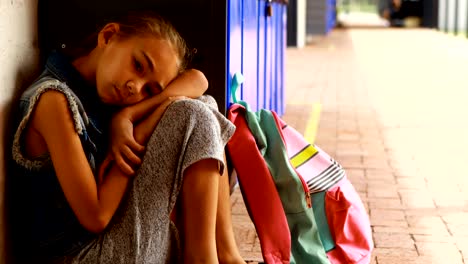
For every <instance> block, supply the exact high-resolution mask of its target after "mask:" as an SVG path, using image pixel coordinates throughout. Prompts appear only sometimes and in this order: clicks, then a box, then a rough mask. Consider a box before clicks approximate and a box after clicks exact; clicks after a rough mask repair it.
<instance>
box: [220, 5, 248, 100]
mask: <svg viewBox="0 0 468 264" xmlns="http://www.w3.org/2000/svg"><path fill="white" fill-rule="evenodd" d="M242 9H243V1H242V0H229V1H228V17H227V28H228V30H227V31H228V32H227V53H226V56H227V65H228V67H227V68H228V69H227V73H226V74H227V76H228V78H226V79H227V86H226V87H227V89H226V90H227V95H228V96H227V98H226V104H227V107H229V102H231V98H230V94H231V91H230V87H231V79H232V77H233V76H234V74H235V73H237V72H240V73H242V72H243V71H242V54H243V50H242V19H243V18H242ZM242 87H243V85H242V86H241V89H238V90H237V93H238V94H237V98H238V99H240V98H242V97H243V96H242V90H243V88H242ZM219 89H222V87H219Z"/></svg>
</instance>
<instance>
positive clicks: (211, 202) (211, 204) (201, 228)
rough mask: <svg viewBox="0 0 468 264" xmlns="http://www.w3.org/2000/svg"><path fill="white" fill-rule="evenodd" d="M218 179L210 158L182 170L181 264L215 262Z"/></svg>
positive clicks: (214, 163)
mask: <svg viewBox="0 0 468 264" xmlns="http://www.w3.org/2000/svg"><path fill="white" fill-rule="evenodd" d="M219 178H220V175H219V168H218V161H217V160H213V159H206V160H202V161H199V162H197V163H195V164H193V165H191V166H190V167H189V168H187V169H186V171H185V175H184V182H183V185H182V197H181V198H182V200H181V201H182V219H183V221H182V222H183V234H184V243H183V251H184V263H190V264H192V263H193V264H196V263H213V264H214V263H218V258H217V255H216V237H215V228H216V207H217V204H218V201H217V197H218V184H219V183H218V182H219ZM201 179H203V180H201Z"/></svg>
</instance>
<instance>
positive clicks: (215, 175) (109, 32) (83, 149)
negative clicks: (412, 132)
mask: <svg viewBox="0 0 468 264" xmlns="http://www.w3.org/2000/svg"><path fill="white" fill-rule="evenodd" d="M92 43H94V46H93V48H92V49H91V50H83V51H80V53H79V54H78V56H77V57H75V58H73V59H72V60H69V58H67V57H65V56H63V55H62V54H60V53H53V54H52V55H51V56H50V57H49V59H48V61H47V63H46V68H45V70H44V72H43V73H42V75H41V76H40V77H39V78H38V79H37V80H36V81H35V82H34V83H33V84H32V85H31V86H30V87H29V88H28V89H27V90H26V91H25V92H24V93H23V95H22V97H21V100H20V107H19V115H20V118H19V120H18V124H17V130H16V133H15V136H14V140H13V159H14V161H15V169H16V171H15V173H14V174H13V175H14V177H15V182H17V183H19V184H18V185H17V186H18V187H19V188H17V189H15V194H17V195H16V196H15V197H16V198H18V199H17V200H14V201H15V202H18V203H19V201H20V200H22V201H24V203H22V204H21V207H18V206H17V204H16V203H15V206H14V207H13V208H18V209H19V208H21V212H22V213H21V214H20V215H21V216H22V218H21V219H20V221H18V222H17V223H16V224H17V226H18V227H19V228H20V229H21V230H22V231H23V233H25V234H28V235H29V240H28V241H30V243H31V249H30V250H31V251H32V256H33V258H32V259H30V260H28V261H33V262H34V263H37V262H45V263H51V262H61V263H178V262H180V261H182V260H183V262H184V263H245V262H243V260H242V259H241V257H240V255H239V252H238V250H237V247H236V244H235V241H234V236H233V232H232V226H231V220H230V202H229V188H228V182H227V176H226V175H224V176H223V177H220V175H222V174H225V172H226V169H225V160H224V156H223V155H224V146H225V144H226V142H227V140H228V139H229V138H230V136H231V135H232V133H233V131H234V126H233V125H232V124H231V123H230V122H229V121H228V120H227V119H226V118H224V117H223V116H222V115H221V114H220V113H219V112H218V111H217V109H216V105H215V103H214V100H213V99H212V98H211V97H208V96H204V97H202V98H201V100H193V99H185V98H184V97H179V96H181V95H184V96H187V97H192V98H196V97H199V96H200V95H202V94H203V92H204V91H205V90H206V88H207V85H208V84H207V81H206V78H205V77H204V75H203V74H202V73H201V72H199V71H197V70H185V69H184V67H185V64H186V63H185V61H184V58H185V57H186V46H185V43H184V41H183V39H182V38H181V37H180V35H179V34H178V33H177V32H176V31H175V29H174V28H173V27H172V26H171V25H170V24H169V23H167V22H166V21H164V20H162V19H161V18H160V17H158V16H156V15H153V14H149V13H141V12H140V13H135V14H130V15H128V16H126V17H124V18H121V19H120V20H116V21H115V22H112V23H108V24H106V25H105V26H104V27H103V28H102V29H101V30H100V31H99V33H98V34H97V35H96V38H95V39H94V40H93V42H92ZM127 105H129V106H127ZM113 106H114V107H113ZM115 106H127V107H125V108H124V109H123V110H121V111H119V112H118V113H117V114H114V112H115V111H114V109H115ZM112 115H113V117H112V119H111V120H112V122H111V124H108V120H110V118H111V116H112ZM109 127H110V129H109ZM109 137H110V138H111V142H110V143H109V144H107V143H108V142H107V138H109ZM107 145H109V146H110V147H108V146H107ZM107 149H109V150H110V151H109V152H106V150H107ZM106 156H107V157H106ZM105 157H106V158H105ZM103 161H104V162H103ZM99 164H101V165H100V166H99ZM140 164H141V166H139V168H138V169H137V170H135V168H136V166H138V165H140ZM98 172H99V173H98ZM96 175H98V176H96ZM179 194H180V195H179ZM176 202H177V210H174V207H175V204H176ZM173 211H177V212H178V214H177V220H178V227H179V228H180V229H181V233H180V238H179V233H178V229H177V228H176V227H175V225H174V223H173V222H172V221H171V220H170V214H171V213H173ZM20 223H21V224H20ZM23 239H24V238H23V237H21V243H22V245H25V241H26V240H23ZM179 239H180V241H181V243H179ZM20 250H21V251H20V252H24V250H25V249H24V248H22V249H20ZM26 251H27V254H23V253H22V254H21V255H30V253H31V252H29V249H27V250H26Z"/></svg>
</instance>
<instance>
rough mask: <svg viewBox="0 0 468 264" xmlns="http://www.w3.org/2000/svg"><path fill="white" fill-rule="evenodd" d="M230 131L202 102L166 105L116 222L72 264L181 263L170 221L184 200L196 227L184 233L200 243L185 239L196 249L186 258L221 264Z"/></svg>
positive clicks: (186, 212)
mask: <svg viewBox="0 0 468 264" xmlns="http://www.w3.org/2000/svg"><path fill="white" fill-rule="evenodd" d="M233 130H234V127H233V126H232V124H231V123H229V122H228V121H227V120H226V119H225V118H224V117H223V116H222V115H221V114H220V113H219V112H218V111H217V110H215V109H211V108H209V107H207V106H206V105H204V104H203V103H202V102H200V101H197V100H181V101H177V102H174V103H173V104H172V105H171V106H169V108H168V109H167V110H166V112H165V114H164V116H163V117H162V118H161V120H160V122H159V124H158V126H157V127H156V129H155V131H154V133H153V135H152V137H151V139H150V141H149V143H148V146H147V148H146V154H145V156H144V158H143V163H142V165H141V167H140V168H139V170H138V172H137V175H136V176H135V179H134V180H133V182H132V185H131V187H130V188H129V192H128V195H127V197H126V198H125V199H124V201H123V202H122V204H121V206H120V207H119V210H118V211H117V213H116V215H115V216H114V218H113V220H112V222H111V224H110V225H109V227H108V228H107V229H106V231H105V232H104V233H103V234H102V235H101V236H99V237H98V238H97V239H96V240H95V241H93V243H92V244H90V245H87V246H86V248H84V249H83V250H82V251H81V252H80V253H79V254H78V255H77V256H75V257H73V258H72V259H70V261H67V263H68V262H71V263H80V264H83V263H93V264H95V263H109V264H118V263H125V264H130V263H135V264H136V263H156V264H159V263H164V264H173V263H179V261H178V259H179V257H181V252H180V251H179V249H180V248H179V246H180V244H179V242H178V238H177V234H178V232H177V230H176V229H175V226H174V224H173V223H172V222H171V221H170V219H169V214H170V213H171V212H172V209H173V208H174V205H175V203H176V201H177V199H178V198H180V199H185V201H184V204H185V209H184V211H185V215H186V217H187V218H188V219H189V220H190V221H193V222H188V221H187V226H186V227H184V229H186V232H187V234H191V233H192V232H197V231H199V233H198V234H200V235H201V238H202V239H203V242H202V243H201V242H200V240H196V239H194V238H193V236H192V237H190V235H189V237H187V241H188V242H192V241H195V243H191V244H188V243H186V244H185V245H186V246H185V250H186V252H187V254H184V255H186V256H187V257H188V258H192V257H193V256H194V255H195V254H199V255H198V256H202V257H206V260H207V261H208V260H209V261H211V259H213V258H214V259H215V262H216V263H217V260H216V246H215V245H216V244H215V243H216V242H215V227H214V226H215V221H216V220H215V219H216V207H217V199H216V197H217V196H218V191H217V189H218V185H219V177H220V176H219V175H220V174H219V169H218V164H221V163H222V162H223V153H224V152H223V151H224V146H225V144H226V142H227V140H228V139H229V137H230V135H232V133H233ZM213 161H216V162H213ZM212 163H214V164H216V166H214V165H212ZM213 167H215V168H216V170H214V169H213ZM213 170H214V171H216V174H215V173H214V172H213ZM215 175H216V177H215ZM184 176H185V177H187V181H186V180H185V179H184ZM180 191H182V193H184V195H183V197H179V194H180ZM213 208H214V209H213ZM193 223H198V224H199V226H196V225H194V224H193ZM210 226H211V227H210ZM197 228H198V229H197ZM210 228H211V229H210ZM210 230H211V231H210ZM201 245H204V246H201ZM192 247H195V248H202V249H201V250H202V251H198V252H196V251H195V250H194V249H192ZM189 252H190V253H189ZM192 253H193V254H192ZM213 256H214V257H213ZM200 258H201V257H200ZM200 258H199V259H200ZM209 263H213V262H209Z"/></svg>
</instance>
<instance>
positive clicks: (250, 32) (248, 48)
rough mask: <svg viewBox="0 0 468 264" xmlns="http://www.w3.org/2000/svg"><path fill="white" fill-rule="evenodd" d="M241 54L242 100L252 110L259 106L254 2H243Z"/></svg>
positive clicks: (248, 0) (256, 7)
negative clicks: (242, 75) (243, 78)
mask: <svg viewBox="0 0 468 264" xmlns="http://www.w3.org/2000/svg"><path fill="white" fill-rule="evenodd" d="M243 7H244V8H243V18H244V19H243V21H244V23H243V30H242V32H243V34H242V36H243V42H242V45H243V54H242V67H243V69H242V72H243V74H244V77H245V82H244V86H243V91H242V92H243V93H242V95H243V100H245V101H246V102H248V103H249V105H250V106H251V108H252V110H257V109H258V105H259V96H258V85H257V79H258V75H257V71H258V66H257V65H258V63H259V61H258V48H257V46H258V33H257V31H258V20H259V16H258V4H257V1H256V0H243Z"/></svg>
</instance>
